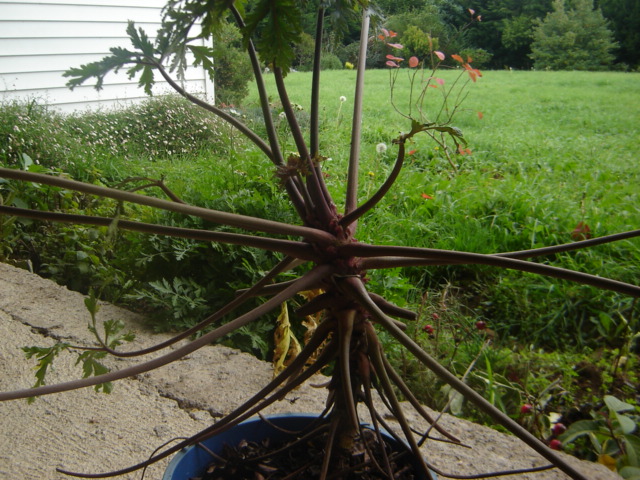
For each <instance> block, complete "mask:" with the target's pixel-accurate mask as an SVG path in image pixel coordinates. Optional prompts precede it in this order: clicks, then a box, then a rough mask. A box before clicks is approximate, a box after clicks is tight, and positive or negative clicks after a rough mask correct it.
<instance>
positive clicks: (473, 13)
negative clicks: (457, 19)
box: [467, 8, 476, 16]
mask: <svg viewBox="0 0 640 480" xmlns="http://www.w3.org/2000/svg"><path fill="white" fill-rule="evenodd" d="M467 10H469V13H470V14H471V16H473V15H475V14H476V11H475V10H474V9H473V8H469V9H467Z"/></svg>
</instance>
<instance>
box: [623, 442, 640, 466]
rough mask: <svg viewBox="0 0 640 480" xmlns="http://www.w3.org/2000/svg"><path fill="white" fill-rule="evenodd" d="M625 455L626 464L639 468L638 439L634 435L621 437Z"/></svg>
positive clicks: (639, 451) (639, 443)
mask: <svg viewBox="0 0 640 480" xmlns="http://www.w3.org/2000/svg"><path fill="white" fill-rule="evenodd" d="M622 441H623V442H624V448H625V450H626V454H627V464H628V465H630V466H634V467H640V437H638V436H636V435H624V436H623V437H622Z"/></svg>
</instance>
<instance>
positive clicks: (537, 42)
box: [297, 0, 640, 71]
mask: <svg viewBox="0 0 640 480" xmlns="http://www.w3.org/2000/svg"><path fill="white" fill-rule="evenodd" d="M316 1H318V0H316ZM319 1H323V0H319ZM314 3H316V2H305V3H304V4H303V5H302V7H301V8H302V11H303V21H302V25H303V29H304V31H305V32H306V34H307V35H309V37H310V39H311V38H312V37H313V35H314V30H313V29H314V25H313V24H312V23H311V22H308V21H305V18H306V12H307V11H308V12H311V11H313V9H314V8H315V6H314V5H313V4H314ZM374 8H375V11H376V14H377V15H376V18H377V21H378V23H379V25H380V26H381V27H384V28H386V29H388V30H392V31H394V32H395V33H397V38H396V40H397V41H398V43H401V44H402V45H404V47H405V51H404V54H405V55H406V56H409V55H416V56H418V57H421V58H422V57H424V56H425V55H426V54H428V53H429V52H430V48H431V47H436V48H438V49H439V50H442V51H444V52H445V53H449V54H450V53H464V54H467V55H470V56H471V57H472V58H473V59H474V63H475V65H476V66H478V67H482V68H489V69H504V68H513V69H532V68H534V69H551V70H610V69H611V70H626V71H629V70H631V71H636V70H638V69H639V68H640V48H639V47H640V2H638V0H378V1H377V4H376V5H375V7H374ZM472 12H473V13H472ZM340 22H341V23H340V24H338V25H337V26H336V25H330V26H328V27H327V28H328V29H331V32H329V33H330V34H329V35H328V36H327V37H328V41H327V46H326V47H327V48H326V49H327V57H328V58H330V57H333V56H335V57H338V59H339V60H340V62H341V64H343V65H344V63H345V62H350V63H353V62H354V61H355V57H356V55H357V50H356V49H355V48H354V45H355V44H356V42H357V39H358V35H359V23H358V19H357V18H341V19H340ZM470 23H472V24H470ZM309 43H311V42H309ZM431 50H433V48H431ZM370 52H371V54H370V55H371V59H370V61H369V62H370V64H371V66H374V67H382V66H384V51H383V49H382V48H380V47H377V46H376V45H375V43H374V44H372V45H371V48H370ZM298 55H299V56H298V58H297V63H298V66H299V67H302V69H304V67H305V64H306V63H308V62H309V61H310V58H309V52H307V51H305V46H304V45H303V44H301V45H300V47H299V48H298ZM332 63H335V61H333V62H331V61H329V60H327V65H328V66H331V64H332Z"/></svg>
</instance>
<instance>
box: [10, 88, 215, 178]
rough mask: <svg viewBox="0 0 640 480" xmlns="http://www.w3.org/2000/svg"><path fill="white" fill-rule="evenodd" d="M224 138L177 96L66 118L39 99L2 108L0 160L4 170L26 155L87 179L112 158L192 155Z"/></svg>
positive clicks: (206, 116)
mask: <svg viewBox="0 0 640 480" xmlns="http://www.w3.org/2000/svg"><path fill="white" fill-rule="evenodd" d="M224 139H225V136H224V135H223V134H222V133H221V131H220V127H219V120H218V119H217V118H216V117H214V116H213V115H209V114H207V113H206V112H202V111H200V110H198V109H197V107H195V106H193V105H192V104H190V103H189V102H188V101H186V100H184V99H182V98H181V97H179V96H176V95H168V96H162V97H153V98H150V99H148V100H145V101H144V102H142V103H140V104H136V105H132V106H130V107H128V108H126V109H112V110H98V111H95V112H91V111H88V112H78V113H73V114H70V115H65V114H62V113H60V112H58V111H57V110H55V109H53V108H52V107H50V106H48V105H46V104H43V103H39V102H38V101H37V100H29V101H11V102H5V103H2V104H0V162H1V163H2V164H3V165H7V166H9V165H21V164H22V158H23V157H22V155H23V154H26V155H28V156H29V157H30V158H31V159H33V161H34V162H35V163H36V164H40V165H43V166H45V167H52V168H61V169H65V170H67V171H68V172H69V173H71V174H72V175H76V174H80V173H82V174H83V175H85V174H86V171H87V168H86V167H87V166H89V167H90V166H94V165H96V164H97V163H100V162H103V161H108V160H109V159H111V158H114V157H120V158H146V159H157V158H168V157H176V156H181V157H183V156H193V155H198V154H199V153H200V152H201V151H202V150H203V149H215V148H217V147H219V145H220V143H221V142H222V141H224ZM83 166H84V167H83Z"/></svg>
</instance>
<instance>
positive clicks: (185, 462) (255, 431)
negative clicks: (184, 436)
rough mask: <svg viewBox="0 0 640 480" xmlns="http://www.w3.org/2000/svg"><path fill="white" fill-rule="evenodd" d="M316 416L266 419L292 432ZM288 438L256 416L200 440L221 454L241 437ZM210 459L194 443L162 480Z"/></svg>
mask: <svg viewBox="0 0 640 480" xmlns="http://www.w3.org/2000/svg"><path fill="white" fill-rule="evenodd" d="M316 418H317V415H312V414H283V415H272V416H269V417H268V419H269V421H270V422H271V423H273V424H274V425H277V426H278V427H280V428H283V429H285V430H291V431H299V430H302V429H304V427H306V426H307V425H308V424H309V423H311V422H312V421H313V420H314V419H316ZM287 437H288V435H287V434H286V433H284V432H282V431H280V430H278V429H276V428H274V427H273V426H272V425H270V424H268V423H266V422H264V421H262V420H261V419H260V418H258V417H256V418H251V419H249V420H246V421H244V422H242V423H241V424H239V425H237V426H236V427H234V428H232V429H230V430H227V431H226V432H224V433H221V434H220V435H217V436H215V437H212V438H210V439H208V440H205V441H204V442H202V443H203V444H204V445H205V446H206V447H207V448H208V449H210V450H211V451H213V452H214V453H218V454H221V453H222V449H223V447H224V445H225V444H227V445H237V444H239V443H240V442H241V441H242V440H249V441H255V442H260V441H261V440H263V439H265V438H271V439H273V440H276V441H278V440H286V439H287ZM385 437H386V439H387V440H388V441H389V443H390V444H392V445H394V444H395V445H397V444H398V443H397V442H396V440H395V439H393V438H392V437H391V436H390V435H388V434H385ZM399 448H400V447H399ZM211 462H212V458H211V455H210V454H209V453H208V452H206V451H205V450H204V449H202V448H199V447H197V446H192V447H187V448H185V449H184V450H181V451H180V452H178V453H177V454H176V455H175V456H174V457H173V459H172V460H171V462H170V463H169V466H168V467H167V469H166V470H165V473H164V476H163V477H162V480H189V479H190V478H193V477H200V476H202V475H203V474H204V472H205V470H206V469H207V467H208V466H209V465H210V464H211ZM431 476H432V477H433V479H434V480H435V479H436V476H435V474H434V473H431ZM420 479H422V477H418V479H417V480H420Z"/></svg>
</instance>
